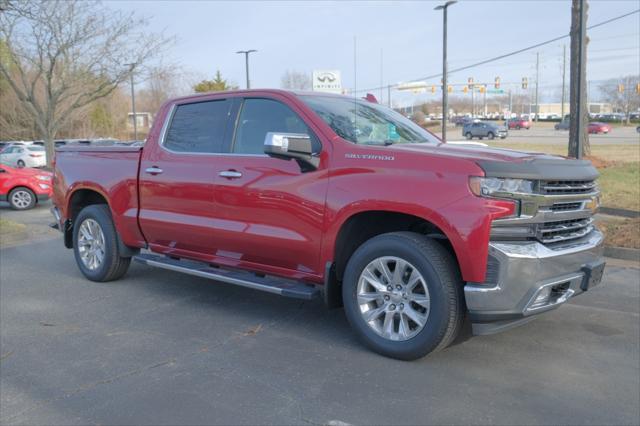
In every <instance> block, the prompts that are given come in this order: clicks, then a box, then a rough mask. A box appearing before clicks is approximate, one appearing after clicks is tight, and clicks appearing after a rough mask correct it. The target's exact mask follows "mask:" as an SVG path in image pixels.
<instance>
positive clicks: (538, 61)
mask: <svg viewBox="0 0 640 426" xmlns="http://www.w3.org/2000/svg"><path fill="white" fill-rule="evenodd" d="M539 82H540V52H536V123H537V122H538V116H539V115H540V103H539V101H538V83H539Z"/></svg>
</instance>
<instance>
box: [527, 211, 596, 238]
mask: <svg viewBox="0 0 640 426" xmlns="http://www.w3.org/2000/svg"><path fill="white" fill-rule="evenodd" d="M592 230H593V219H592V218H590V217H588V218H584V219H571V220H562V221H557V222H547V223H544V224H542V225H541V226H540V227H539V228H538V240H540V241H541V242H542V243H543V244H553V243H559V242H563V241H567V240H574V239H576V238H582V237H584V236H585V235H587V234H588V233H590V232H591V231H592Z"/></svg>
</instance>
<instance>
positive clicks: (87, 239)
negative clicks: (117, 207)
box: [73, 204, 131, 282]
mask: <svg viewBox="0 0 640 426" xmlns="http://www.w3.org/2000/svg"><path fill="white" fill-rule="evenodd" d="M73 242H74V244H73V252H74V255H75V258H76V263H77V264H78V267H79V268H80V271H81V272H82V274H83V275H84V276H85V277H87V278H88V279H90V280H91V281H100V282H104V281H113V280H117V279H118V278H121V277H122V276H123V275H124V274H125V273H126V272H127V270H128V269H129V264H130V263H131V258H130V257H123V256H121V255H120V249H119V245H118V236H117V234H116V229H115V226H114V225H113V220H112V219H111V212H110V211H109V208H108V207H107V206H106V205H104V204H96V205H91V206H88V207H85V208H84V209H82V211H81V212H80V213H79V214H78V217H77V218H76V219H75V221H74V225H73Z"/></svg>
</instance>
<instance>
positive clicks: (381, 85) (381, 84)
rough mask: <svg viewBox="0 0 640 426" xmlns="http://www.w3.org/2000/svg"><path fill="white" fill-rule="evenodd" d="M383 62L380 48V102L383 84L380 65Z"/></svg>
mask: <svg viewBox="0 0 640 426" xmlns="http://www.w3.org/2000/svg"><path fill="white" fill-rule="evenodd" d="M383 63H384V62H383V51H382V49H380V102H382V91H383V90H384V86H383V83H382V81H383V80H384V79H383V67H382V64H383Z"/></svg>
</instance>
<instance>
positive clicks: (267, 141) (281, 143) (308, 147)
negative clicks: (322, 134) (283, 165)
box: [264, 132, 320, 172]
mask: <svg viewBox="0 0 640 426" xmlns="http://www.w3.org/2000/svg"><path fill="white" fill-rule="evenodd" d="M264 153H265V154H267V155H268V156H270V157H274V158H282V159H285V160H289V159H294V160H296V161H297V162H298V164H299V165H300V168H301V169H302V171H303V172H305V171H309V170H315V169H317V168H318V166H319V164H320V158H319V157H318V153H316V152H313V144H312V143H311V137H310V136H309V135H307V134H304V133H276V132H269V133H267V136H266V137H265V138H264Z"/></svg>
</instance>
